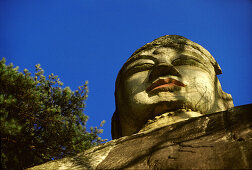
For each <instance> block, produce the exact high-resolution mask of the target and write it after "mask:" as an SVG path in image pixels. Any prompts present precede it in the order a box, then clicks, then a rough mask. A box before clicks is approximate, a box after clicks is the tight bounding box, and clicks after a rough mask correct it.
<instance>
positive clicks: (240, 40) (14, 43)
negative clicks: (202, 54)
mask: <svg viewBox="0 0 252 170" xmlns="http://www.w3.org/2000/svg"><path fill="white" fill-rule="evenodd" d="M167 34H177V35H182V36H185V37H186V38H189V39H191V40H192V41H195V42H197V43H199V44H201V45H202V46H203V47H205V48H206V49H207V50H209V51H210V53H211V54H212V55H213V56H214V57H215V59H216V60H217V62H218V63H219V64H220V66H221V68H222V71H223V74H222V75H220V76H219V79H220V81H221V84H222V87H223V89H224V91H226V92H228V93H231V94H232V96H233V100H234V104H235V106H239V105H244V104H248V103H251V102H252V97H251V95H252V88H251V83H252V80H251V73H252V72H251V64H252V62H251V61H252V59H251V58H252V1H251V0H204V1H203V0H22V1H21V0H0V57H1V58H2V57H5V58H6V59H7V63H10V62H12V63H14V65H15V66H19V67H20V71H22V70H23V69H25V68H27V69H28V70H29V71H31V72H34V70H35V67H34V66H35V64H38V63H40V64H41V65H42V68H43V69H44V70H45V74H46V75H49V74H50V73H54V74H56V75H59V77H60V78H61V81H63V82H64V85H65V86H70V88H71V89H72V90H75V89H77V87H78V86H79V85H82V84H83V83H84V82H85V80H88V81H89V97H88V100H87V107H86V110H85V113H86V114H87V115H88V116H89V117H90V118H89V121H88V126H98V125H99V124H100V122H101V121H102V120H106V124H105V125H104V133H103V134H102V135H101V136H102V138H107V139H109V140H110V139H111V135H110V123H111V117H112V114H113V112H114V110H115V102H114V89H115V79H116V76H117V73H118V72H119V70H120V68H121V66H122V65H123V63H124V62H125V61H126V60H127V58H128V57H129V56H130V55H131V54H132V53H133V52H134V51H135V50H136V49H138V48H139V47H141V46H143V45H144V44H145V43H147V42H150V41H152V40H153V39H155V38H158V37H160V36H163V35H167Z"/></svg>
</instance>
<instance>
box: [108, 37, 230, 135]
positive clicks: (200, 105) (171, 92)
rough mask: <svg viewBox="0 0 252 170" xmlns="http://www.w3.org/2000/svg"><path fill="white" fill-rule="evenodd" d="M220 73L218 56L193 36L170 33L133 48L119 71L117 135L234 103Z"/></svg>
mask: <svg viewBox="0 0 252 170" xmlns="http://www.w3.org/2000/svg"><path fill="white" fill-rule="evenodd" d="M218 74H221V69H220V66H219V65H218V63H217V62H216V61H215V59H214V58H213V56H212V55H211V54H210V53H209V52H208V51H207V50H206V49H204V48H203V47H202V46H200V45H199V44H197V43H195V42H192V41H191V40H189V39H187V38H184V37H182V36H178V35H166V36H163V37H160V38H158V39H156V40H154V41H152V42H150V43H147V44H146V45H144V46H143V47H141V48H140V49H138V50H137V51H136V52H135V53H133V55H132V56H131V57H130V58H129V59H128V60H127V61H126V63H125V64H124V65H123V67H122V69H121V70H120V72H119V74H118V76H117V79H116V88H115V99H116V111H115V113H114V115H113V118H112V139H116V138H120V137H122V136H129V135H132V134H135V133H138V132H139V131H143V128H144V129H146V128H147V129H149V128H151V127H156V125H160V120H158V121H157V123H155V124H152V125H151V126H150V125H149V126H148V127H146V125H147V124H148V123H149V120H153V119H154V118H155V119H158V117H159V116H161V117H162V116H164V115H166V114H167V115H170V116H168V117H167V116H166V119H165V121H163V123H161V124H164V123H165V122H166V124H167V125H168V124H172V123H176V122H178V121H182V120H186V119H188V118H190V117H195V116H196V115H197V116H200V115H203V114H208V113H214V112H218V111H224V110H227V109H228V108H230V107H233V101H232V97H231V95H230V94H227V93H225V92H224V91H223V90H222V88H221V84H220V82H219V80H218V78H217V75H218ZM181 109H184V111H183V112H177V111H178V110H181ZM192 111H193V112H194V113H195V114H191V113H192ZM171 113H175V114H171ZM162 120H164V119H162Z"/></svg>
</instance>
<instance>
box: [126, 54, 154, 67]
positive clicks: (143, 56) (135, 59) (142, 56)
mask: <svg viewBox="0 0 252 170" xmlns="http://www.w3.org/2000/svg"><path fill="white" fill-rule="evenodd" d="M140 59H149V60H153V61H154V62H155V63H157V62H158V59H157V58H155V57H153V56H151V55H138V56H136V58H133V59H132V61H129V63H128V65H130V64H131V63H133V62H134V61H137V60H140Z"/></svg>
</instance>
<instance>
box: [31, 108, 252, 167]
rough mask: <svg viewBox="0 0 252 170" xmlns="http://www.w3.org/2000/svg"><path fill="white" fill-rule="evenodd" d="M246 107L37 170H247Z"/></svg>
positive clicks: (250, 136) (249, 116) (251, 154)
mask: <svg viewBox="0 0 252 170" xmlns="http://www.w3.org/2000/svg"><path fill="white" fill-rule="evenodd" d="M251 127H252V104H249V105H244V106H239V107H234V108H230V109H228V110H227V111H222V112H217V113H212V114H207V115H203V116H200V117H194V118H190V119H188V120H185V121H181V122H178V123H174V124H171V125H167V126H163V127H160V128H156V129H154V130H149V131H144V132H139V133H137V134H134V135H131V136H125V137H122V138H119V139H116V140H112V141H110V142H107V143H105V144H102V145H99V146H97V147H94V148H91V149H89V150H87V151H85V152H83V153H80V154H78V155H77V156H75V157H71V158H64V159H61V160H57V161H51V162H48V163H45V164H43V165H40V166H36V167H33V168H30V169H31V170H41V169H124V168H126V169H131V168H132V169H251V168H252V131H251Z"/></svg>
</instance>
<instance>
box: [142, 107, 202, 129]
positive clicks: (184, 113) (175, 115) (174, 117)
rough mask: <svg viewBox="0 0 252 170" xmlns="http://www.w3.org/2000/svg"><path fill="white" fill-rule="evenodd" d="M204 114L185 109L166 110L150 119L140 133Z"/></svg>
mask: <svg viewBox="0 0 252 170" xmlns="http://www.w3.org/2000/svg"><path fill="white" fill-rule="evenodd" d="M199 116H202V114H201V113H200V112H195V111H191V110H190V109H189V110H185V109H179V110H177V111H173V112H166V113H163V114H161V115H159V116H156V117H155V118H154V119H152V120H148V122H147V123H146V124H145V125H144V126H143V128H142V129H141V130H140V131H139V132H138V133H146V132H150V131H153V130H155V129H158V128H161V127H164V126H167V125H171V124H174V123H177V122H181V121H184V120H188V119H190V118H192V117H199Z"/></svg>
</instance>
